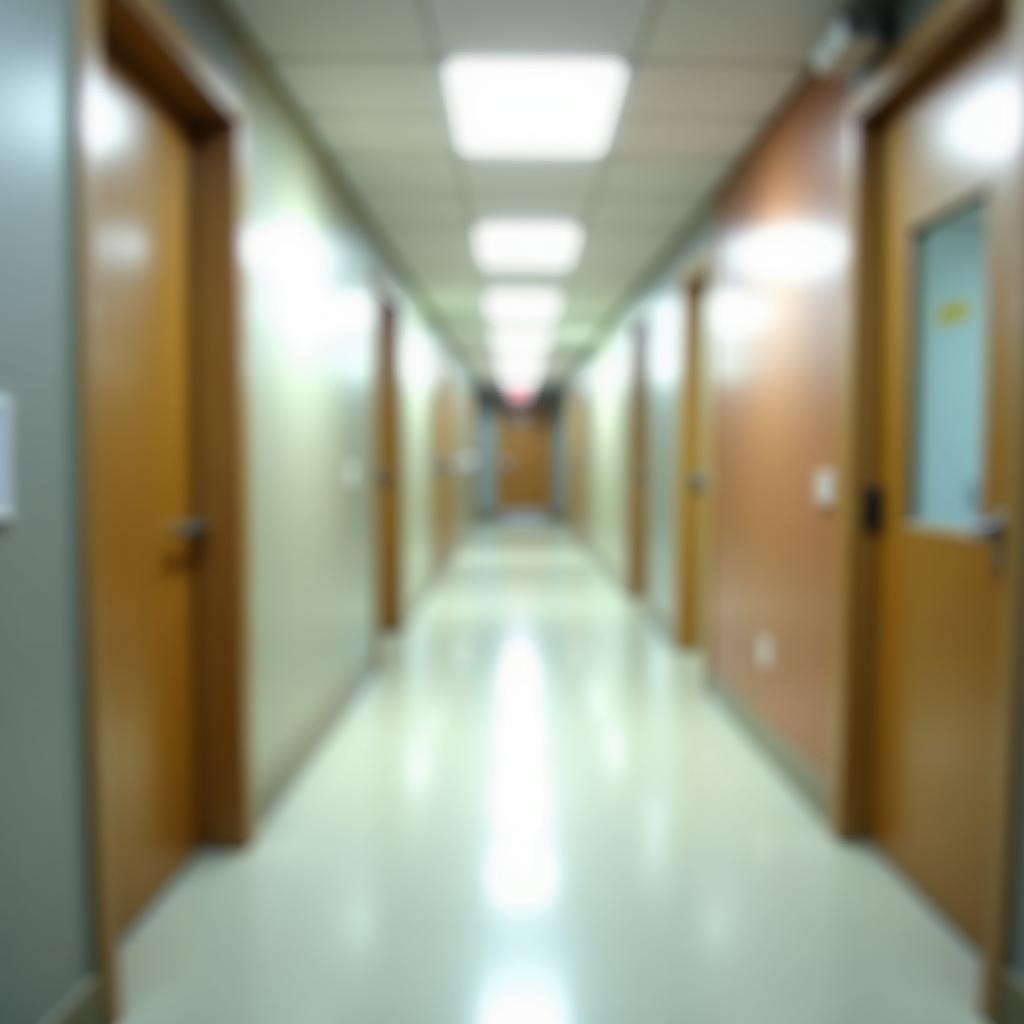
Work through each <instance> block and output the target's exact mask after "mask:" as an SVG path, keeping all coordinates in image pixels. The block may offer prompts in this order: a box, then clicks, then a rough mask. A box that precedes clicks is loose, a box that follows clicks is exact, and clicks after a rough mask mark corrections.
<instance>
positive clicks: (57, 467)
mask: <svg viewBox="0 0 1024 1024" xmlns="http://www.w3.org/2000/svg"><path fill="white" fill-rule="evenodd" d="M75 6H76V5H73V4H72V3H71V2H70V0H67V2H62V0H33V2H31V3H27V2H25V0H0V124H2V125H3V131H4V142H3V145H2V146H0V390H4V391H9V392H11V393H12V394H13V395H14V397H15V399H16V401H17V408H18V442H19V443H18V453H17V454H18V470H19V484H20V506H21V508H20V517H19V519H18V521H17V523H16V525H15V526H14V527H13V528H11V529H8V530H5V531H0V822H2V826H0V832H2V839H0V1021H3V1022H4V1024H33V1022H35V1021H37V1020H39V1019H40V1018H42V1017H43V1016H44V1015H45V1014H47V1013H48V1012H49V1011H50V1010H51V1009H52V1008H53V1007H54V1006H55V1005H56V1004H58V1003H59V1002H61V1001H62V1000H63V999H64V998H65V996H67V995H68V993H69V992H70V991H71V990H72V989H74V988H75V987H76V986H77V985H78V984H79V983H80V982H81V981H82V980H83V979H84V978H85V977H86V976H87V975H88V974H90V973H91V970H92V967H93V950H92V942H91V927H90V914H89V901H88V891H89V887H88V842H87V838H86V822H85V815H84V811H83V808H84V782H83V780H84V772H83V764H84V750H83V742H82V687H81V676H80V673H79V671H78V664H79V632H78V600H77V597H78V594H77V589H78V552H77V546H76V536H75V516H76V505H77V488H76V482H75V481H76V456H75V452H76V430H75V414H74V396H75V372H76V366H75V359H74V319H73V305H72V296H73V291H72V280H73V279H72V264H71V253H72V252H73V248H74V247H73V245H72V237H71V218H70V196H71V174H70V160H69V151H68V146H69V139H70V133H69V131H68V127H69V107H70V104H69V85H70V83H69V69H70V67H71V62H70V47H71V39H72V26H73V13H72V12H73V11H74V10H75Z"/></svg>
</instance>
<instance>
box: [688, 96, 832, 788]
mask: <svg viewBox="0 0 1024 1024" xmlns="http://www.w3.org/2000/svg"><path fill="white" fill-rule="evenodd" d="M841 111H842V93H841V91H840V90H839V89H838V88H836V87H831V86H816V87H812V88H811V89H810V90H808V91H807V92H806V93H805V94H804V95H803V96H802V98H800V99H799V101H798V102H796V103H795V104H794V105H793V106H792V107H791V108H790V110H789V111H788V113H787V114H786V116H785V117H784V118H783V119H782V120H781V122H780V123H779V124H778V125H777V127H776V128H775V129H774V130H773V132H772V133H771V135H770V136H769V138H768V139H767V140H766V141H765V143H764V144H763V145H762V146H761V147H760V149H759V150H758V152H757V154H756V157H755V159H754V160H753V161H752V162H751V163H750V164H749V166H748V167H747V168H746V169H745V170H744V172H743V173H742V174H741V175H740V176H739V177H738V178H737V179H736V180H735V182H734V183H733V185H732V187H731V188H730V189H729V190H728V192H727V193H726V194H725V195H724V196H723V198H722V200H721V202H720V204H719V207H718V211H717V215H716V221H717V224H718V228H717V230H716V237H715V245H714V254H713V265H712V274H711V280H710V291H709V299H708V302H709V305H708V307H707V308H708V317H707V321H708V325H709V330H708V333H709V350H710V359H711V364H710V365H711V377H712V388H713V403H712V406H713V413H712V420H713V422H712V433H713V437H714V455H713V459H714V470H713V477H714V493H713V502H714V506H713V507H714V509H715V516H714V518H715V527H714V529H715V534H716V537H717V542H716V544H715V548H714V554H713V562H712V568H711V572H712V576H713V581H714V583H713V595H714V598H713V603H712V606H711V628H712V643H711V659H712V664H713V667H714V670H715V672H716V673H717V674H718V675H719V676H720V677H721V678H722V679H723V680H725V681H726V682H727V683H728V684H729V685H731V686H732V687H734V688H735V689H736V691H737V692H738V693H739V694H740V695H741V696H742V698H743V699H744V700H745V701H746V702H748V703H749V704H750V705H751V706H752V707H753V708H754V709H755V710H756V712H757V713H758V714H759V715H760V716H761V717H762V718H763V719H764V720H765V721H766V722H767V723H768V724H769V725H770V726H771V727H772V728H774V729H775V730H776V731H778V732H779V733H780V734H781V735H782V736H783V737H784V738H785V739H786V740H787V741H788V742H789V743H790V744H791V745H792V747H793V748H795V749H796V750H797V751H798V752H799V753H800V754H801V755H803V757H804V758H805V759H806V760H807V761H808V762H809V764H810V765H811V766H812V767H813V768H815V769H817V770H818V771H819V772H821V773H824V771H825V769H826V766H827V762H828V757H829V742H830V725H831V715H832V699H833V693H834V686H835V681H836V675H837V670H838V657H839V651H838V625H839V621H838V620H839V608H840V582H839V558H840V538H839V532H838V531H839V523H838V517H837V515H836V513H835V512H831V513H830V512H828V511H825V510H822V509H819V508H816V507H815V505H814V504H813V502H812V500H811V486H812V477H813V474H814V473H815V471H816V469H817V468H819V467H832V468H833V469H838V466H839V461H840V455H841V453H840V443H841V441H840V431H841V417H842V399H843V365H844V358H845V357H844V344H845V323H846V319H845V317H846V313H845V310H846V302H845V299H846V294H845V289H846V277H845V274H846V263H845V260H843V259H842V258H841V252H842V250H844V249H845V248H846V247H847V246H848V244H849V234H848V229H847V227H846V225H845V222H844V212H843V196H842V186H841V182H842V174H841V157H842V154H841V145H840V134H841ZM759 637H760V638H762V639H761V641H760V642H761V644H762V647H764V646H766V645H774V647H775V658H774V663H773V664H766V663H764V662H762V664H761V667H758V665H757V664H756V663H755V657H754V647H755V645H756V644H758V642H759V640H758V638H759ZM765 638H770V640H769V639H765Z"/></svg>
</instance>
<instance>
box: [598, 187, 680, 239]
mask: <svg viewBox="0 0 1024 1024" xmlns="http://www.w3.org/2000/svg"><path fill="white" fill-rule="evenodd" d="M698 196H699V193H695V194H694V197H693V199H691V200H689V201H683V200H680V199H678V198H673V197H665V196H664V195H662V194H660V193H654V194H645V193H642V192H641V193H634V194H632V195H626V196H622V197H610V196H609V195H608V194H607V193H604V194H602V198H601V199H600V201H598V202H597V203H595V204H594V206H593V207H592V208H591V210H590V215H589V216H588V217H587V224H588V226H589V227H590V228H592V229H593V230H595V231H603V230H606V229H607V230H611V231H618V230H620V229H623V228H626V229H628V228H633V227H648V226H653V225H661V224H665V223H671V222H673V221H676V220H679V219H680V218H682V217H684V216H685V215H686V213H688V212H689V211H690V209H691V208H692V206H693V203H694V202H695V201H696V200H697V198H698Z"/></svg>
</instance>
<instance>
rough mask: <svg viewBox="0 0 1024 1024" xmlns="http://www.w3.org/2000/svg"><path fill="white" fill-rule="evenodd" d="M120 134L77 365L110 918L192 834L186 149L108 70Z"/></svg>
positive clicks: (179, 858)
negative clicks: (82, 391)
mask: <svg viewBox="0 0 1024 1024" xmlns="http://www.w3.org/2000/svg"><path fill="white" fill-rule="evenodd" d="M103 88H104V90H105V97H104V98H105V101H106V102H107V103H108V105H109V107H110V109H111V111H112V112H113V113H114V114H116V117H117V124H118V125H119V127H120V128H121V131H120V134H119V136H118V138H119V140H120V144H119V145H118V146H117V147H116V148H115V147H111V148H110V150H109V152H106V153H105V154H104V158H103V162H102V165H101V166H100V165H98V166H97V168H96V174H95V179H94V180H95V184H94V185H93V186H92V190H91V195H90V217H91V235H90V237H91V238H93V239H94V240H95V244H94V245H93V246H92V249H91V251H90V253H89V262H88V267H89V271H88V280H87V287H88V289H89V296H90V303H89V306H90V324H89V338H90V347H89V351H88V353H87V358H86V370H85V373H86V383H85V387H86V403H85V404H86V409H85V415H86V420H87V425H88V430H87V443H88V458H87V484H88V493H89V505H90V507H89V525H90V544H89V568H90V593H91V605H92V626H93V628H92V639H91V647H92V655H93V659H94V670H93V671H94V674H95V677H96V686H97V692H98V708H99V714H98V717H99V719H100V721H99V730H100V737H101V742H100V744H99V746H100V749H99V751H98V757H99V763H100V769H99V775H100V779H99V785H100V788H101V793H102V804H103V808H104V811H103V813H104V819H105V827H104V829H103V834H104V836H105V837H106V839H107V843H108V846H109V848H108V849H107V852H106V856H107V857H108V858H109V862H110V871H109V877H110V880H111V883H112V885H113V887H114V889H115V891H113V892H111V894H110V898H111V900H112V904H113V906H114V908H115V910H114V914H115V919H116V925H117V927H119V928H124V927H125V926H127V925H128V924H129V923H130V922H131V921H132V920H133V919H134V918H135V917H136V916H137V915H138V913H139V911H140V910H141V909H142V908H143V907H144V906H145V905H146V904H147V903H148V902H149V900H150V899H151V898H152V897H153V895H154V894H155V892H156V891H157V889H158V888H159V887H160V886H161V885H162V884H163V883H164V882H165V881H166V880H167V879H168V878H169V877H170V875H171V874H172V873H173V872H174V870H175V869H176V868H177V867H178V866H179V865H180V864H181V863H182V862H183V861H184V859H185V857H186V856H187V855H188V853H189V851H190V850H191V848H192V846H193V845H194V843H195V842H196V838H197V808H196V793H195V788H196V778H195V765H194V757H195V753H194V750H195V745H196V741H197V738H196V693H195V679H194V672H195V666H194V662H193V659H194V636H193V621H194V617H195V614H196V601H195V571H196V564H197V550H196V549H195V541H196V539H198V537H199V536H200V533H199V524H198V523H196V522H194V521H193V520H192V518H191V517H192V516H194V514H195V509H194V505H193V502H194V500H195V495H194V493H193V491H194V466H193V448H194V445H193V437H192V422H193V416H194V414H195V410H194V407H193V403H194V396H193V394H192V379H193V365H192V358H191V356H192V353H191V352H190V328H189V312H190V308H191V302H190V292H191V289H190V283H189V279H190V273H191V271H190V266H189V260H190V255H191V237H190V232H191V228H190V224H191V215H190V205H191V202H192V198H191V195H190V178H191V170H190V160H191V154H190V143H189V140H188V138H187V136H186V135H185V133H184V131H183V129H182V128H181V127H180V126H179V125H178V124H177V122H176V121H174V120H173V119H172V118H171V116H170V115H169V114H167V113H165V111H164V110H163V108H162V107H160V106H159V105H158V104H157V103H156V102H155V101H154V100H153V99H151V98H150V96H149V94H148V93H147V92H145V91H144V90H143V89H142V88H141V87H140V86H138V85H137V84H136V83H135V82H134V81H131V80H129V79H128V78H126V77H123V76H122V75H120V74H118V73H115V72H109V73H108V74H107V75H106V76H105V80H104V84H103Z"/></svg>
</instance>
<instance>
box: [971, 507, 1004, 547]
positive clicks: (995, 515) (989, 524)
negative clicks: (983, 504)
mask: <svg viewBox="0 0 1024 1024" xmlns="http://www.w3.org/2000/svg"><path fill="white" fill-rule="evenodd" d="M1009 530H1010V517H1009V516H1008V515H1007V514H1006V513H1005V512H991V513H988V514H986V515H983V516H980V517H979V518H978V521H977V522H976V523H975V525H974V535H975V536H976V537H977V538H978V539H979V540H986V541H988V542H989V543H990V544H996V543H998V542H999V541H1001V540H1003V538H1004V537H1005V536H1006V534H1007V533H1008V532H1009Z"/></svg>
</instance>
